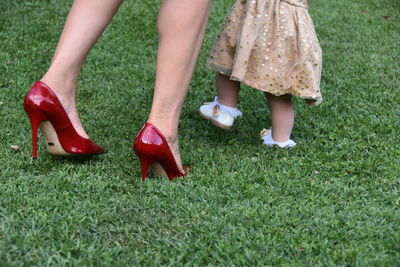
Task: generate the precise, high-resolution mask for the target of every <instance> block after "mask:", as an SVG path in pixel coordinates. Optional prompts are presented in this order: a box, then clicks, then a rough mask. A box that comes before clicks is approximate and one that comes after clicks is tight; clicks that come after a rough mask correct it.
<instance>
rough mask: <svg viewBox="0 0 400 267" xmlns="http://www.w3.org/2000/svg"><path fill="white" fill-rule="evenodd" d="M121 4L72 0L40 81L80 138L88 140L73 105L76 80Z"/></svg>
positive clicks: (114, 1)
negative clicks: (56, 100) (48, 90)
mask: <svg viewBox="0 0 400 267" xmlns="http://www.w3.org/2000/svg"><path fill="white" fill-rule="evenodd" d="M121 3H122V0H107V1H104V0H75V2H74V4H73V5H72V8H71V10H70V13H69V15H68V18H67V21H66V23H65V26H64V30H63V32H62V34H61V37H60V40H59V43H58V45H57V49H56V51H55V53H54V56H53V60H52V62H51V65H50V67H49V69H48V71H47V73H46V74H45V75H44V76H43V78H42V79H41V81H43V82H44V83H46V84H47V85H49V86H50V87H51V88H52V89H53V90H54V91H55V93H56V94H57V96H58V98H59V99H60V101H61V103H62V104H63V106H64V108H65V110H66V112H67V114H68V116H69V118H70V119H71V122H72V124H73V125H74V127H75V129H76V130H77V132H78V133H79V134H80V135H81V136H82V137H88V136H87V134H86V132H85V130H84V129H83V127H82V124H81V121H80V119H79V116H78V112H77V109H76V105H75V94H76V83H77V80H78V76H79V73H80V70H81V67H82V65H83V62H84V61H85V59H86V57H87V55H88V54H89V51H90V50H91V48H92V47H93V45H94V44H95V42H96V41H97V39H98V38H99V37H100V35H101V34H102V33H103V31H104V29H105V28H106V27H107V25H108V24H109V23H110V21H111V19H112V17H113V16H114V14H115V12H116V11H117V10H118V7H119V6H120V4H121Z"/></svg>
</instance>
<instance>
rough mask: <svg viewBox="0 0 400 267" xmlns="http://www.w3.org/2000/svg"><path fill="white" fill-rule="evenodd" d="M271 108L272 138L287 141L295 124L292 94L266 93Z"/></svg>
mask: <svg viewBox="0 0 400 267" xmlns="http://www.w3.org/2000/svg"><path fill="white" fill-rule="evenodd" d="M265 96H266V97H267V100H268V104H269V107H270V109H271V121H272V139H273V140H274V141H276V142H286V141H287V140H289V139H290V135H291V133H292V129H293V124H294V111H293V105H292V98H291V95H282V96H274V95H272V94H269V93H265Z"/></svg>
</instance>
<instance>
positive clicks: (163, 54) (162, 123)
mask: <svg viewBox="0 0 400 267" xmlns="http://www.w3.org/2000/svg"><path fill="white" fill-rule="evenodd" d="M210 7H211V0H190V1H189V0H163V1H162V2H161V7H160V14H159V16H158V31H159V40H160V42H159V47H158V56H157V74H156V83H155V88H154V97H153V105H152V108H151V113H150V115H149V119H148V122H150V123H152V124H154V125H155V126H156V127H157V128H158V129H160V131H161V132H162V133H163V135H164V136H165V137H166V139H167V141H168V144H169V146H170V148H171V151H172V153H173V154H174V156H175V160H176V162H177V164H178V166H181V160H180V154H179V145H178V123H179V117H180V113H181V109H182V105H183V102H184V99H185V96H186V93H187V90H188V88H189V83H190V80H191V78H192V74H193V71H194V67H195V64H196V61H197V57H198V54H199V51H200V47H201V43H202V41H203V37H204V32H205V29H206V25H207V20H208V15H209V12H210ZM181 171H183V169H182V168H181Z"/></svg>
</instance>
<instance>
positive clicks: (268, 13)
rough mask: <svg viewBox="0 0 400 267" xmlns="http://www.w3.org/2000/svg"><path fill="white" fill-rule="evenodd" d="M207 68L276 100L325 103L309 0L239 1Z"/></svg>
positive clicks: (319, 53) (320, 59)
mask: <svg viewBox="0 0 400 267" xmlns="http://www.w3.org/2000/svg"><path fill="white" fill-rule="evenodd" d="M207 66H208V67H209V68H211V69H212V70H214V71H216V72H219V73H222V74H224V75H227V76H230V78H231V79H232V80H237V81H240V82H243V83H245V84H247V85H249V86H251V87H254V88H257V89H259V90H262V91H265V92H268V93H271V94H273V95H277V96H279V95H283V94H291V95H294V96H298V97H301V98H304V99H307V100H311V101H308V102H312V103H313V104H315V105H318V104H319V103H321V102H322V96H321V92H320V79H321V68H322V51H321V47H320V45H319V42H318V38H317V35H316V33H315V29H314V24H313V22H312V19H311V17H310V15H309V13H308V1H307V0H237V1H236V2H235V4H234V6H233V7H232V10H231V12H230V13H229V15H228V16H227V18H226V19H225V22H224V24H223V27H222V30H221V32H220V34H219V35H218V38H217V40H216V42H215V45H214V47H213V50H212V53H211V55H210V57H209V59H208V62H207Z"/></svg>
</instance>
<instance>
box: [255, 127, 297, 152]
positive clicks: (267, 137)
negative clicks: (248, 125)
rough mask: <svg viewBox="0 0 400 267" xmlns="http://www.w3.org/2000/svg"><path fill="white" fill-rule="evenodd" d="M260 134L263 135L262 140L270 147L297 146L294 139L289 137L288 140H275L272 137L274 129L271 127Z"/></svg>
mask: <svg viewBox="0 0 400 267" xmlns="http://www.w3.org/2000/svg"><path fill="white" fill-rule="evenodd" d="M260 135H261V140H263V143H264V144H265V145H267V146H269V147H272V146H274V145H277V146H279V147H281V148H286V147H289V148H290V147H294V146H296V143H295V142H294V141H293V140H292V139H289V140H287V141H286V142H276V141H274V139H272V130H271V129H269V130H267V129H263V130H262V131H261V132H260Z"/></svg>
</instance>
